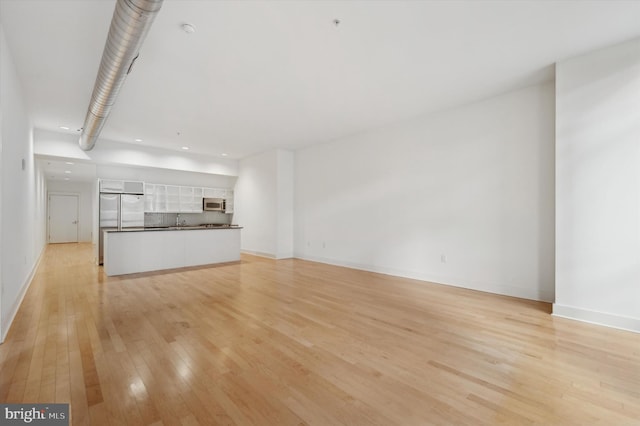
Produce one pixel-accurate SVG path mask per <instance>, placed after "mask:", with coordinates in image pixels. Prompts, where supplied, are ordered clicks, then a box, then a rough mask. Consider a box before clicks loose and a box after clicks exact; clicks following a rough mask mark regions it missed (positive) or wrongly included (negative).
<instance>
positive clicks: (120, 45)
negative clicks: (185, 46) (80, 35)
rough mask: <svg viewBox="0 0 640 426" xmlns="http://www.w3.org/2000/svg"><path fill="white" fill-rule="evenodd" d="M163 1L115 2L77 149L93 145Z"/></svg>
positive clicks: (121, 0) (130, 0)
mask: <svg viewBox="0 0 640 426" xmlns="http://www.w3.org/2000/svg"><path fill="white" fill-rule="evenodd" d="M162 1H163V0H117V3H116V9H115V11H114V12H113V18H112V20H111V27H110V28H109V36H108V37H107V42H106V43H105V46H104V52H103V53H102V61H101V62H100V68H99V69H98V77H97V78H96V84H95V86H94V87H93V93H92V95H91V102H90V103H89V109H88V111H87V116H86V118H85V119H84V125H83V126H82V133H80V141H79V142H80V148H82V149H83V150H84V151H90V150H91V149H93V146H94V145H95V144H96V140H97V139H98V135H99V134H100V131H101V130H102V127H103V126H104V123H105V121H106V120H107V117H108V116H109V112H110V111H111V107H112V106H113V104H114V103H115V101H116V97H117V96H118V92H119V91H120V87H121V86H122V84H123V83H124V79H125V78H126V77H127V74H129V72H131V67H132V66H133V63H134V62H135V60H136V58H137V57H138V51H139V50H140V46H142V42H143V41H144V38H145V37H146V35H147V33H148V32H149V28H151V24H152V23H153V19H154V18H155V17H156V15H157V13H158V12H159V11H160V7H161V6H162Z"/></svg>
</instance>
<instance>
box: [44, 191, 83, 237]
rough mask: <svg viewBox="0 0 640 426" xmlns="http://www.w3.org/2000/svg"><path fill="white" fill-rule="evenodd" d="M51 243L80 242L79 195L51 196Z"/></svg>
mask: <svg viewBox="0 0 640 426" xmlns="http://www.w3.org/2000/svg"><path fill="white" fill-rule="evenodd" d="M49 242H50V243H77V242H78V196H77V195H49Z"/></svg>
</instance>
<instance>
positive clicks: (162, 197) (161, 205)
mask: <svg viewBox="0 0 640 426" xmlns="http://www.w3.org/2000/svg"><path fill="white" fill-rule="evenodd" d="M153 206H154V209H153V211H154V212H156V213H164V212H167V211H168V210H167V185H155V194H154V196H153Z"/></svg>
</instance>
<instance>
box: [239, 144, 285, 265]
mask: <svg viewBox="0 0 640 426" xmlns="http://www.w3.org/2000/svg"><path fill="white" fill-rule="evenodd" d="M293 161H294V154H293V153H292V152H290V151H287V150H272V151H268V152H264V153H262V154H258V155H254V156H252V157H248V158H245V159H243V160H241V161H240V165H239V177H238V181H237V183H236V187H235V213H234V218H233V221H234V223H237V224H239V225H241V226H242V227H243V228H244V229H243V230H242V246H241V247H242V250H243V251H244V252H247V253H253V254H257V255H261V256H266V257H272V258H276V259H281V258H287V257H291V256H292V254H293Z"/></svg>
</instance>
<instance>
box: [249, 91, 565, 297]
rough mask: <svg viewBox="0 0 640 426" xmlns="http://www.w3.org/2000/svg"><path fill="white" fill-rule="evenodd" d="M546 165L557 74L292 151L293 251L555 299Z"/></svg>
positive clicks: (550, 160) (550, 176) (550, 161)
mask: <svg viewBox="0 0 640 426" xmlns="http://www.w3.org/2000/svg"><path fill="white" fill-rule="evenodd" d="M242 171H243V169H242V168H241V173H242ZM553 171H554V87H553V84H552V83H547V84H543V85H539V86H533V87H529V88H526V89H523V90H519V91H516V92H512V93H507V94H504V95H501V96H498V97H495V98H492V99H488V100H486V101H483V102H479V103H475V104H472V105H467V106H464V107H460V108H457V109H453V110H449V111H444V112H441V113H438V114H434V115H430V116H426V117H421V118H417V119H415V120H412V121H409V122H405V123H400V124H398V125H396V126H392V127H388V128H384V129H379V130H375V131H371V132H369V133H366V134H363V135H358V136H354V137H351V138H347V139H343V140H339V141H336V142H334V143H328V144H323V145H316V146H313V147H310V148H307V149H303V150H299V151H298V152H297V155H296V173H295V254H296V257H300V258H305V259H311V260H316V261H321V262H326V263H331V264H338V265H344V266H350V267H355V268H361V269H366V270H371V271H377V272H383V273H388V274H392V275H399V276H406V277H412V278H417V279H423V280H428V281H435V282H439V283H444V284H451V285H456V286H462V287H467V288H473V289H478V290H483V291H489V292H494V293H500V294H507V295H513V296H518V297H524V298H529V299H538V300H545V301H552V300H553V298H554V173H553ZM241 179H242V176H241Z"/></svg>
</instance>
